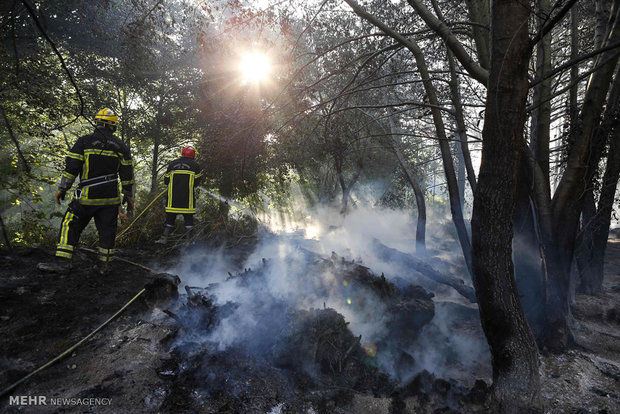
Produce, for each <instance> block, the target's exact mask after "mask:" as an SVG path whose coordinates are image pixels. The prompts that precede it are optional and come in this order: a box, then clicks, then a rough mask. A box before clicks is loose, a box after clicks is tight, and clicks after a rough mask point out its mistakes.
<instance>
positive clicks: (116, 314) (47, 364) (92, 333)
mask: <svg viewBox="0 0 620 414" xmlns="http://www.w3.org/2000/svg"><path fill="white" fill-rule="evenodd" d="M145 291H146V289H142V290H141V291H140V292H138V294H137V295H136V296H134V297H133V298H132V299H131V300H130V301H129V302H127V303H126V304H125V305H124V306H123V307H122V308H120V309H119V310H118V311H117V312H116V313H115V314H114V315H112V316H110V317H109V318H108V320H106V321H105V322H104V323H102V324H101V325H99V326H98V327H97V329H95V330H94V331H92V332H91V333H89V334H88V335H86V336H85V337H84V338H82V340H81V341H79V342H78V343H76V344H75V345H73V346H72V347H70V348H68V349H67V350H66V351H64V352H63V353H62V354H60V355H58V356H57V357H56V358H54V359H52V360H50V361H49V362H47V363H45V364H43V365H41V366H40V367H39V368H37V369H35V370H34V371H32V372H31V373H30V374H28V375H26V376H25V377H23V378H22V379H20V380H19V381H16V382H14V383H13V384H11V385H9V386H8V387H6V388H5V389H3V390H2V391H0V397H1V396H3V395H5V394H7V393H9V392H10V391H11V390H13V389H14V388H15V387H17V386H18V385H20V384H21V383H23V382H24V381H26V380H27V379H29V378H30V377H32V376H33V375H35V374H37V373H39V372H41V371H43V370H44V369H46V368H48V367H50V366H52V365H54V364H55V363H56V362H58V361H60V360H61V359H63V358H64V357H66V356H67V355H69V354H70V353H71V352H73V351H74V350H75V349H77V348H78V347H79V346H80V345H82V344H83V343H84V342H86V341H88V340H89V339H90V338H92V337H93V336H94V335H95V334H96V333H97V332H99V331H100V330H102V329H103V328H104V327H105V326H106V325H107V324H108V323H110V322H111V321H113V320H114V319H115V318H116V317H117V316H118V315H120V314H121V313H123V311H124V310H125V309H127V307H129V305H131V304H132V303H133V302H135V300H136V299H138V298H139V297H140V295H142V294H143V293H144V292H145Z"/></svg>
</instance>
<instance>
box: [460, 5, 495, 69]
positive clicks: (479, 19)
mask: <svg viewBox="0 0 620 414" xmlns="http://www.w3.org/2000/svg"><path fill="white" fill-rule="evenodd" d="M465 3H467V11H468V13H469V20H470V21H471V22H472V23H474V26H473V27H472V33H473V34H474V42H476V54H477V55H478V60H479V61H480V66H482V67H483V68H485V69H489V67H490V66H491V58H490V53H491V48H490V45H489V43H490V42H489V32H490V27H489V26H490V19H489V10H490V9H489V0H465Z"/></svg>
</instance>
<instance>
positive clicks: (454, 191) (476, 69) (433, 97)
mask: <svg viewBox="0 0 620 414" xmlns="http://www.w3.org/2000/svg"><path fill="white" fill-rule="evenodd" d="M345 2H346V3H347V4H348V5H349V6H351V8H352V9H353V11H354V12H355V13H356V14H357V15H358V16H360V17H362V18H363V19H365V20H367V21H368V22H370V23H371V24H373V25H375V26H376V27H378V28H379V29H381V30H383V31H384V32H386V33H388V34H389V35H390V36H392V37H393V38H395V39H396V40H397V41H398V42H399V43H401V44H402V45H403V46H405V47H406V48H407V49H408V50H409V51H410V52H411V53H412V54H413V56H414V58H415V60H416V65H417V67H418V71H419V72H420V77H421V78H422V84H423V85H424V91H425V92H426V96H427V97H428V102H429V104H430V105H431V113H432V116H433V124H434V125H435V130H436V133H437V139H438V141H439V148H440V150H441V159H442V162H443V168H444V173H445V175H446V184H447V186H448V195H449V201H450V212H451V213H452V221H453V222H454V226H455V227H456V232H457V235H458V239H459V243H460V245H461V250H462V251H463V257H464V259H465V263H466V264H467V270H468V271H469V273H470V274H471V271H472V266H471V243H470V241H469V235H468V234H467V228H466V227H465V221H464V219H463V210H462V209H461V201H460V199H459V189H458V184H457V181H456V173H455V172H454V163H453V161H452V154H451V152H450V144H449V142H448V137H447V136H446V130H445V128H444V123H443V119H442V117H441V111H440V109H439V108H440V103H439V99H438V98H437V92H436V90H435V87H434V86H433V81H432V80H431V77H430V74H429V72H428V68H427V66H426V61H425V59H424V53H423V52H422V49H420V46H418V44H417V42H416V41H415V40H413V39H409V38H406V37H404V36H402V35H401V34H400V33H398V32H396V31H394V30H393V29H390V28H389V27H388V26H386V25H385V24H383V23H382V22H381V21H380V20H378V19H377V18H376V17H375V16H373V15H372V14H370V13H368V12H366V11H365V10H363V9H362V8H361V7H360V5H359V4H358V3H357V2H355V1H354V0H345ZM408 2H409V4H410V5H411V6H412V7H414V8H415V9H416V11H418V13H421V14H424V16H423V18H430V19H431V20H432V22H431V24H433V26H434V25H435V23H438V24H439V25H440V26H442V28H444V29H446V28H447V27H446V25H445V24H443V23H442V22H440V21H439V20H438V19H437V18H435V17H432V16H430V15H429V12H428V10H427V9H426V8H425V7H424V6H423V5H422V4H421V3H419V2H417V1H414V0H408ZM427 23H429V22H428V21H427ZM433 26H431V27H433ZM438 33H439V32H438ZM440 34H442V36H447V38H444V41H445V42H446V43H447V44H449V45H450V48H451V49H452V48H454V50H453V51H454V52H455V55H456V56H457V57H458V58H459V60H461V59H462V60H461V63H462V64H463V66H464V67H466V69H467V70H468V71H471V72H473V73H475V78H476V79H478V80H480V81H481V82H483V83H486V78H487V71H486V70H485V69H483V68H482V67H480V66H479V65H478V64H477V63H475V62H474V61H473V60H472V59H471V57H469V56H465V55H466V52H465V49H464V48H463V47H462V45H460V43H459V42H458V40H457V39H456V38H455V37H454V36H452V35H450V34H447V32H446V31H443V32H441V33H440ZM472 76H474V75H472Z"/></svg>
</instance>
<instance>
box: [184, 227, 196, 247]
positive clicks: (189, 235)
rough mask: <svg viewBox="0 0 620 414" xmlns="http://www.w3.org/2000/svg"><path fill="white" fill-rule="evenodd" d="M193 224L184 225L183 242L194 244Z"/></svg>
mask: <svg viewBox="0 0 620 414" xmlns="http://www.w3.org/2000/svg"><path fill="white" fill-rule="evenodd" d="M193 238H194V226H185V242H186V243H187V244H188V245H192V244H194V241H193V240H192V239H193Z"/></svg>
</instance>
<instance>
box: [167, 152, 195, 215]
mask: <svg viewBox="0 0 620 414" xmlns="http://www.w3.org/2000/svg"><path fill="white" fill-rule="evenodd" d="M201 177H202V174H201V173H200V167H199V166H198V163H197V162H196V161H195V160H193V159H191V158H189V157H181V158H178V159H176V160H174V161H172V162H171V163H170V164H169V165H168V170H167V171H166V174H164V183H165V184H167V185H168V200H167V201H166V213H181V214H194V213H195V212H196V207H195V206H194V188H195V186H196V185H198V184H199V183H200V180H201Z"/></svg>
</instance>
